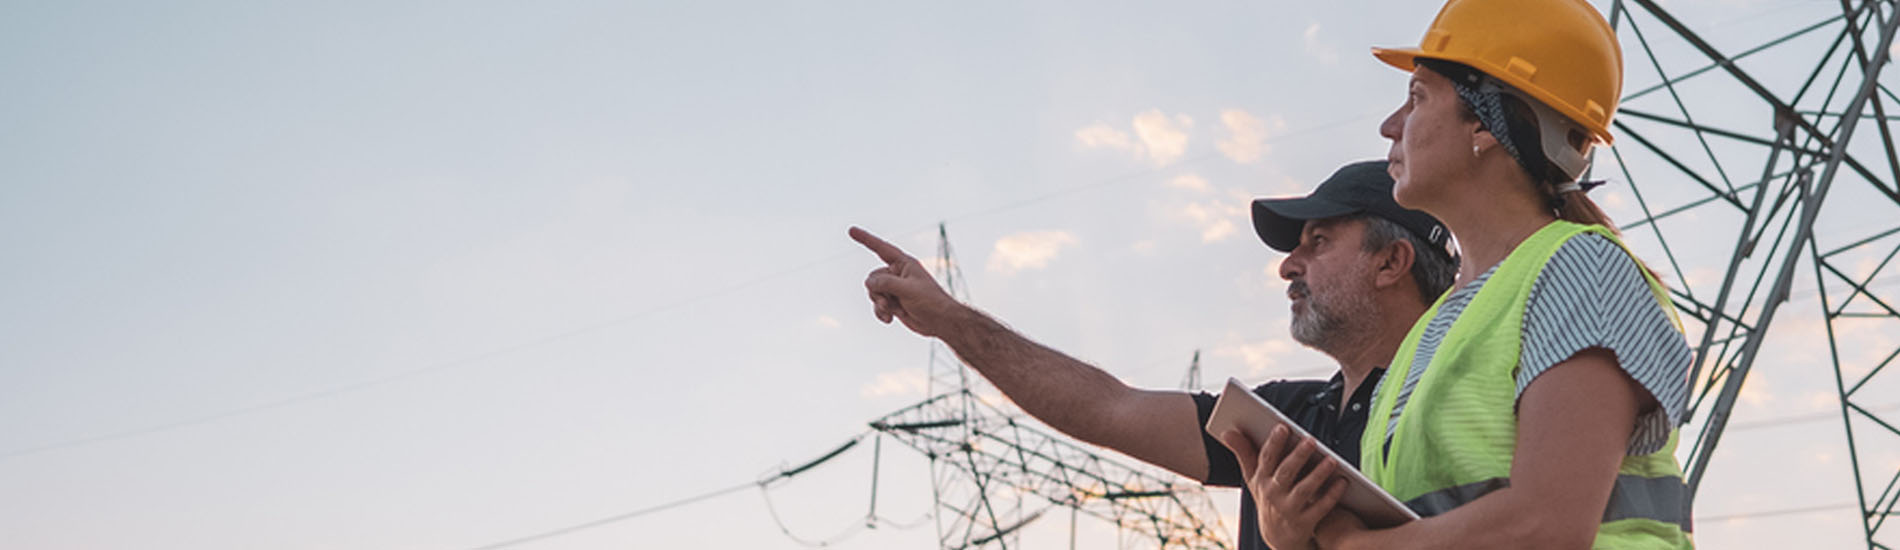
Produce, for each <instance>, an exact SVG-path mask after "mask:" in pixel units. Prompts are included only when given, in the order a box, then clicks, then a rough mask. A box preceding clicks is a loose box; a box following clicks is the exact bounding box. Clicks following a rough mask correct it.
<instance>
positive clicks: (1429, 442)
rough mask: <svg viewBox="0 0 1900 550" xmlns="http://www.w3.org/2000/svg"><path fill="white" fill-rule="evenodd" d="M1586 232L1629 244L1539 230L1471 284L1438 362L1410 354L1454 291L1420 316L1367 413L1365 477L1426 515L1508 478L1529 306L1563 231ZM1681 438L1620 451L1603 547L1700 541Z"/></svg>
mask: <svg viewBox="0 0 1900 550" xmlns="http://www.w3.org/2000/svg"><path fill="white" fill-rule="evenodd" d="M1586 232H1589V233H1596V234H1599V235H1602V236H1604V237H1607V238H1609V239H1610V240H1611V241H1613V242H1616V243H1617V245H1618V246H1624V245H1623V243H1622V241H1620V240H1618V239H1616V236H1615V235H1614V234H1612V233H1611V232H1610V231H1609V230H1608V229H1605V228H1604V227H1602V226H1596V225H1589V226H1586V225H1580V224H1576V223H1570V222H1566V221H1557V222H1553V223H1551V224H1550V225H1547V226H1545V227H1544V228H1543V229H1540V230H1538V231H1537V233H1535V234H1533V235H1531V237H1530V238H1528V239H1525V240H1524V242H1523V243H1521V244H1519V245H1518V246H1517V249H1516V250H1513V251H1512V252H1511V255H1510V256H1509V257H1507V258H1505V260H1504V262H1503V263H1501V264H1499V265H1498V267H1497V270H1496V271H1495V272H1493V273H1492V274H1491V277H1490V279H1489V280H1487V281H1486V282H1485V283H1484V286H1483V287H1482V288H1480V289H1479V290H1478V292H1477V294H1476V295H1475V296H1472V298H1471V303H1470V304H1469V305H1468V306H1466V308H1465V310H1464V311H1463V312H1462V313H1460V314H1459V316H1458V318H1457V319H1456V320H1454V321H1453V323H1452V325H1451V327H1450V329H1449V330H1448V331H1447V332H1446V333H1445V336H1444V340H1443V341H1442V342H1440V343H1439V345H1438V349H1437V351H1436V352H1434V353H1433V355H1432V358H1431V362H1430V363H1429V366H1424V365H1413V364H1412V358H1413V356H1414V354H1416V352H1417V350H1418V345H1419V340H1420V338H1422V337H1423V335H1424V333H1425V327H1426V325H1428V324H1430V322H1431V319H1432V317H1433V316H1435V315H1437V313H1438V308H1439V307H1440V306H1441V305H1443V304H1444V300H1445V298H1444V297H1443V296H1441V297H1440V298H1439V301H1438V303H1436V304H1433V305H1432V307H1431V309H1430V310H1428V311H1426V312H1425V315H1424V316H1423V317H1421V318H1419V320H1418V323H1416V324H1414V325H1413V326H1412V331H1411V332H1410V333H1409V334H1407V335H1406V337H1405V342H1404V343H1403V344H1401V345H1400V346H1399V352H1398V356H1397V357H1394V358H1393V363H1392V366H1391V367H1389V368H1388V369H1387V371H1386V375H1385V378H1384V379H1383V380H1382V381H1381V382H1380V383H1379V389H1378V394H1377V397H1376V398H1375V399H1374V401H1373V403H1372V411H1371V414H1370V415H1368V416H1367V419H1368V421H1367V426H1366V431H1365V435H1364V437H1363V438H1362V439H1361V442H1360V444H1361V447H1360V455H1361V458H1360V463H1361V467H1362V469H1363V470H1364V471H1365V474H1366V476H1367V477H1370V478H1371V479H1372V481H1373V482H1375V483H1378V484H1379V485H1380V486H1381V487H1384V488H1385V490H1386V491H1388V492H1390V493H1392V495H1393V496H1395V497H1398V499H1399V500H1400V501H1403V502H1405V503H1406V505H1407V506H1409V507H1411V508H1412V509H1413V510H1414V511H1416V512H1418V513H1419V515H1421V516H1426V517H1430V516H1434V515H1437V514H1441V513H1444V512H1446V511H1448V510H1451V509H1452V508H1456V507H1458V506H1462V505H1464V504H1465V503H1467V502H1471V501H1472V500H1475V499H1477V498H1478V497H1480V496H1483V495H1484V494H1486V493H1489V492H1491V491H1494V490H1497V489H1501V488H1503V487H1507V486H1509V485H1510V476H1511V458H1512V456H1513V454H1514V451H1515V448H1516V445H1517V413H1516V403H1517V386H1516V376H1515V375H1516V373H1517V368H1518V351H1519V349H1520V348H1521V346H1522V344H1523V341H1522V338H1523V334H1522V327H1523V320H1524V309H1525V306H1526V305H1527V304H1528V301H1529V298H1530V292H1531V286H1532V285H1533V283H1535V282H1536V281H1537V275H1538V273H1540V272H1542V271H1543V268H1544V264H1545V263H1547V262H1549V261H1550V258H1551V256H1552V255H1554V254H1556V252H1557V249H1558V248H1559V247H1561V246H1562V245H1563V243H1564V242H1566V241H1568V240H1570V238H1572V237H1575V236H1577V235H1581V234H1583V233H1586ZM1624 250H1625V252H1627V251H1628V248H1627V246H1625V247H1624ZM1644 278H1645V279H1647V280H1648V282H1649V287H1650V290H1651V291H1652V292H1653V293H1654V294H1655V296H1656V301H1657V302H1658V303H1660V304H1661V305H1662V306H1663V309H1664V310H1665V311H1668V312H1669V315H1670V320H1671V321H1673V322H1675V323H1676V327H1677V330H1681V321H1680V320H1679V319H1677V318H1676V317H1675V308H1674V307H1672V305H1671V304H1670V301H1669V295H1668V293H1667V291H1666V290H1664V289H1663V287H1662V285H1661V284H1660V283H1658V282H1656V280H1655V279H1654V278H1653V277H1651V276H1650V275H1648V274H1647V273H1645V274H1644ZM1450 294H1451V293H1449V292H1447V293H1446V296H1449V295H1450ZM1413 368H1424V369H1425V371H1424V373H1423V374H1422V376H1421V378H1420V379H1419V381H1418V384H1417V386H1416V387H1415V388H1413V390H1412V393H1411V395H1410V397H1409V400H1408V403H1407V404H1406V405H1405V407H1404V409H1403V412H1402V413H1401V414H1400V415H1399V417H1398V425H1397V427H1396V429H1394V430H1393V433H1392V437H1391V440H1390V447H1389V448H1388V447H1387V443H1388V441H1387V438H1386V427H1387V423H1388V422H1390V420H1391V418H1392V410H1393V409H1394V408H1395V407H1396V406H1397V403H1398V398H1399V394H1400V390H1401V389H1402V388H1403V387H1404V386H1405V382H1406V378H1408V377H1409V375H1410V373H1411V370H1412V369H1413ZM1678 438H1679V433H1677V431H1675V430H1671V431H1670V434H1669V442H1668V443H1667V444H1666V445H1664V446H1663V448H1662V449H1661V450H1658V451H1656V452H1653V453H1650V454H1646V455H1641V456H1625V457H1623V464H1622V467H1621V468H1620V469H1619V470H1618V472H1617V477H1616V482H1615V483H1616V485H1615V488H1614V489H1613V490H1612V491H1611V493H1610V502H1609V505H1608V506H1607V507H1606V509H1605V510H1604V512H1603V524H1602V526H1601V527H1599V528H1598V529H1597V538H1596V543H1595V545H1594V546H1593V547H1594V548H1619V549H1620V548H1671V549H1686V548H1694V542H1693V540H1692V538H1691V536H1690V533H1689V532H1690V517H1689V500H1688V491H1687V489H1686V488H1685V487H1684V485H1683V483H1682V468H1681V467H1680V466H1678V465H1677V464H1676V458H1675V449H1676V443H1677V440H1678Z"/></svg>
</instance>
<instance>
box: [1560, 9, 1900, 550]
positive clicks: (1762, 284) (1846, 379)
mask: <svg viewBox="0 0 1900 550" xmlns="http://www.w3.org/2000/svg"><path fill="white" fill-rule="evenodd" d="M1830 11H1832V10H1831V9H1830ZM1610 21H1611V22H1612V25H1613V26H1615V27H1616V28H1617V29H1618V33H1619V38H1620V39H1621V40H1622V43H1623V45H1624V63H1625V73H1626V75H1627V76H1626V79H1625V82H1636V81H1639V80H1640V81H1645V82H1647V81H1649V80H1653V81H1654V84H1653V85H1649V86H1646V87H1643V88H1641V89H1638V90H1634V91H1632V92H1629V93H1628V94H1627V95H1625V96H1624V98H1623V105H1622V108H1621V111H1620V113H1621V116H1619V117H1617V122H1616V130H1617V134H1618V141H1617V145H1616V146H1615V147H1612V148H1609V149H1608V150H1607V151H1605V152H1602V153H1599V154H1598V155H1597V161H1598V162H1597V165H1598V166H1597V168H1596V171H1597V172H1598V174H1596V175H1599V176H1601V175H1605V174H1603V173H1602V172H1604V171H1607V170H1614V173H1612V174H1609V175H1610V176H1611V177H1619V176H1620V177H1621V178H1622V179H1624V180H1627V182H1628V183H1629V189H1630V191H1631V192H1632V194H1633V196H1634V198H1635V205H1634V206H1635V208H1636V209H1638V210H1640V212H1641V213H1642V216H1641V217H1640V219H1638V220H1636V221H1634V222H1633V223H1628V224H1626V225H1624V226H1623V227H1622V230H1623V231H1624V232H1625V233H1626V234H1628V236H1629V237H1630V240H1631V241H1632V243H1633V244H1635V245H1637V246H1640V247H1643V250H1644V251H1645V252H1659V253H1660V256H1661V257H1662V258H1664V259H1666V262H1652V267H1653V268H1654V269H1656V270H1657V271H1658V272H1660V273H1661V274H1663V275H1664V276H1665V278H1666V279H1668V280H1669V281H1670V287H1671V294H1672V295H1673V296H1672V297H1673V298H1674V299H1675V302H1676V305H1677V307H1678V309H1679V310H1680V313H1681V314H1682V316H1683V320H1684V322H1685V323H1686V324H1687V325H1688V328H1689V334H1690V335H1691V343H1692V344H1694V345H1695V367H1694V373H1695V374H1694V376H1695V378H1693V379H1692V380H1694V382H1693V383H1694V385H1695V386H1694V388H1693V389H1694V390H1695V391H1694V395H1693V397H1692V403H1691V409H1690V411H1691V414H1692V415H1694V417H1695V418H1696V419H1698V420H1699V424H1694V423H1692V425H1699V430H1697V431H1696V433H1695V434H1694V443H1693V447H1692V448H1691V449H1690V450H1691V455H1690V460H1689V461H1688V463H1687V464H1686V466H1687V472H1686V473H1687V475H1688V478H1687V479H1688V483H1689V488H1690V491H1691V494H1694V492H1695V491H1696V489H1697V488H1699V486H1700V484H1701V482H1702V480H1703V476H1704V474H1706V473H1707V472H1708V469H1709V464H1710V461H1711V459H1712V458H1713V457H1714V456H1715V451H1716V446H1717V444H1718V443H1719V442H1720V441H1721V438H1722V434H1723V430H1724V428H1725V427H1726V426H1727V425H1728V421H1729V414H1730V412H1731V411H1732V410H1733V408H1734V406H1735V403H1736V400H1737V398H1738V396H1739V395H1740V393H1741V389H1742V385H1743V382H1744V381H1745V380H1746V379H1747V377H1748V374H1749V370H1750V369H1751V367H1752V366H1753V365H1754V363H1755V361H1756V360H1757V357H1758V356H1759V354H1760V351H1761V349H1762V346H1763V343H1764V342H1765V341H1766V340H1767V339H1768V337H1769V336H1770V327H1771V325H1772V324H1773V322H1774V321H1775V320H1776V314H1777V313H1778V312H1779V311H1780V309H1781V306H1783V305H1787V304H1789V303H1790V301H1791V297H1792V295H1793V294H1795V292H1796V291H1795V288H1794V287H1795V285H1796V282H1797V279H1800V278H1801V277H1802V274H1801V270H1800V269H1799V267H1800V266H1801V265H1802V264H1804V263H1805V264H1806V265H1808V266H1809V267H1810V268H1811V269H1812V270H1813V273H1812V275H1813V280H1811V281H1805V282H1806V284H1809V285H1813V286H1812V292H1813V293H1815V294H1817V295H1818V298H1819V300H1818V301H1819V303H1820V304H1821V309H1822V311H1821V313H1822V315H1821V316H1822V318H1823V319H1824V320H1825V325H1826V332H1827V345H1828V349H1829V354H1828V355H1827V356H1826V358H1825V359H1824V358H1822V356H1820V355H1819V353H1818V352H1817V353H1816V354H1815V355H1814V363H1815V364H1814V365H1813V368H1814V370H1815V372H1814V375H1815V376H1820V375H1821V374H1822V373H1821V368H1822V366H1821V363H1822V362H1824V361H1829V362H1831V363H1832V364H1831V367H1832V371H1833V372H1832V374H1833V376H1834V380H1835V386H1836V389H1837V390H1838V392H1839V397H1840V401H1839V403H1840V414H1841V421H1842V422H1843V424H1844V426H1845V429H1846V433H1847V445H1848V448H1849V454H1850V455H1851V457H1852V460H1851V461H1850V462H1851V465H1852V466H1851V467H1852V468H1853V474H1854V480H1855V484H1856V487H1855V488H1856V491H1857V497H1858V499H1859V507H1860V510H1861V519H1862V523H1863V527H1864V528H1865V532H1866V540H1867V543H1868V546H1869V547H1871V548H1889V547H1891V545H1892V544H1893V543H1891V542H1882V541H1892V540H1894V537H1890V536H1883V533H1882V531H1881V528H1882V527H1883V526H1884V525H1885V522H1886V520H1887V518H1889V517H1891V515H1892V512H1893V509H1894V508H1895V506H1896V504H1900V490H1896V486H1897V485H1900V463H1879V462H1878V461H1875V460H1869V458H1870V457H1872V456H1874V455H1873V454H1872V449H1875V448H1883V449H1887V448H1894V447H1895V443H1897V442H1900V429H1897V428H1896V427H1895V423H1894V422H1891V421H1889V420H1887V419H1885V418H1883V417H1882V415H1880V414H1878V413H1877V409H1884V407H1880V406H1876V405H1875V404H1872V403H1868V402H1867V401H1866V399H1867V398H1868V397H1870V396H1873V395H1876V394H1877V393H1878V392H1885V395H1889V396H1891V395H1893V390H1894V389H1895V388H1896V386H1895V385H1894V384H1892V383H1887V384H1882V383H1880V381H1879V380H1877V377H1878V376H1879V375H1881V374H1882V371H1883V370H1885V368H1886V367H1887V366H1888V365H1890V364H1892V363H1893V362H1894V360H1895V356H1896V355H1900V347H1897V346H1900V344H1896V342H1895V341H1894V340H1893V338H1892V336H1893V335H1895V334H1900V324H1896V321H1900V311H1896V308H1895V307H1894V306H1895V304H1900V300H1897V299H1896V298H1900V297H1897V296H1895V292H1894V290H1893V289H1892V288H1890V287H1887V286H1883V285H1881V284H1880V283H1886V282H1891V281H1892V278H1891V277H1887V276H1883V274H1889V275H1890V274H1892V273H1894V270H1895V269H1896V268H1895V267H1894V266H1893V263H1894V262H1892V260H1893V259H1894V257H1895V255H1896V254H1897V253H1900V238H1896V235H1900V186H1897V185H1896V182H1900V156H1897V155H1896V154H1895V146H1894V132H1893V130H1892V129H1891V127H1890V124H1889V121H1891V120H1893V119H1894V117H1891V116H1889V115H1888V109H1889V108H1890V107H1893V106H1894V105H1895V104H1900V97H1896V96H1895V94H1894V93H1893V91H1892V90H1891V88H1890V87H1889V86H1887V85H1885V84H1882V83H1881V76H1882V74H1881V73H1882V69H1884V68H1885V67H1886V65H1887V63H1888V57H1889V52H1890V50H1891V48H1892V46H1893V41H1894V34H1895V28H1896V26H1900V17H1896V16H1895V6H1894V4H1893V3H1892V2H1885V1H1860V2H1855V1H1850V0H1842V1H1841V2H1840V3H1839V11H1838V13H1829V14H1826V15H1825V16H1820V17H1814V18H1812V19H1811V20H1803V21H1775V22H1773V23H1772V24H1775V25H1780V26H1781V27H1782V30H1781V31H1778V32H1776V33H1770V34H1772V36H1767V37H1766V39H1765V40H1762V39H1761V38H1762V35H1759V34H1748V35H1746V36H1747V37H1748V40H1751V41H1753V40H1759V42H1755V43H1752V44H1748V45H1747V46H1746V47H1745V48H1722V47H1717V46H1716V45H1715V44H1714V43H1713V41H1711V40H1709V39H1706V38H1705V37H1704V35H1702V34H1698V29H1697V28H1694V27H1692V26H1691V25H1689V24H1687V23H1685V22H1684V21H1682V20H1679V19H1677V18H1676V17H1675V16H1673V15H1672V14H1671V13H1670V12H1669V11H1668V10H1665V9H1663V8H1662V7H1661V6H1659V5H1658V4H1657V2H1656V1H1655V0H1631V1H1628V2H1625V1H1622V0H1617V1H1616V2H1615V3H1614V4H1612V5H1611V10H1610ZM1705 30H1706V29H1705ZM1788 67H1795V68H1796V69H1794V70H1789V69H1788ZM1751 69H1752V70H1751ZM1870 130H1871V131H1870ZM1605 153H1607V154H1608V155H1610V158H1609V159H1607V160H1613V161H1614V162H1613V163H1605V162H1603V161H1604V160H1606V159H1605ZM1613 206H1614V205H1613ZM1731 236H1732V237H1731ZM1712 242H1713V243H1730V244H1732V246H1724V245H1722V244H1717V245H1714V246H1711V244H1710V243H1712ZM1692 243H1693V244H1692ZM1650 259H1652V260H1654V259H1656V257H1655V255H1653V254H1652V255H1650ZM1804 290H1806V289H1804ZM1804 344H1805V345H1809V346H1815V347H1817V348H1818V346H1819V344H1820V342H1818V341H1814V342H1805V343H1804ZM1870 352H1871V353H1870ZM1895 382H1900V380H1895ZM1889 399H1891V397H1889ZM1881 405H1886V403H1882V404H1881Z"/></svg>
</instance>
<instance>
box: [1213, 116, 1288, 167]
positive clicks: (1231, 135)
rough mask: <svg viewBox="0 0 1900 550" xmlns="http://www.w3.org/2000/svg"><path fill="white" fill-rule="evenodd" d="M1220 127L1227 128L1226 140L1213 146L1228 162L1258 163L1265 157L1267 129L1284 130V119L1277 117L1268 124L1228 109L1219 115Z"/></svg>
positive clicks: (1258, 118) (1257, 118) (1254, 117)
mask: <svg viewBox="0 0 1900 550" xmlns="http://www.w3.org/2000/svg"><path fill="white" fill-rule="evenodd" d="M1220 122H1221V125H1223V126H1226V127H1227V134H1228V135H1227V138H1226V139H1222V140H1220V141H1219V142H1216V143H1215V144H1214V145H1215V147H1218V148H1219V149H1220V152H1221V154H1222V155H1226V156H1227V159H1228V160H1232V161H1234V162H1238V163H1241V164H1249V163H1254V162H1259V161H1260V159H1261V158H1262V157H1265V156H1266V155H1267V151H1268V148H1267V136H1268V127H1269V126H1271V127H1272V129H1273V130H1276V131H1277V130H1285V129H1286V119H1284V118H1281V117H1280V116H1278V115H1275V116H1274V117H1273V121H1272V123H1271V124H1269V123H1268V122H1267V121H1265V120H1261V119H1260V117H1256V116H1253V114H1252V113H1248V112H1246V111H1243V110H1240V109H1228V110H1225V111H1221V113H1220Z"/></svg>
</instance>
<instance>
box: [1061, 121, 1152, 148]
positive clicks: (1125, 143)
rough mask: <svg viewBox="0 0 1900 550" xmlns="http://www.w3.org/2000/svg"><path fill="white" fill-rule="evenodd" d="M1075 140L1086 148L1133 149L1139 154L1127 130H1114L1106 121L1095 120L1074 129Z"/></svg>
mask: <svg viewBox="0 0 1900 550" xmlns="http://www.w3.org/2000/svg"><path fill="white" fill-rule="evenodd" d="M1075 140H1076V141H1077V142H1080V143H1081V144H1082V147H1084V148H1088V149H1097V148H1102V149H1114V150H1116V151H1134V152H1136V153H1137V154H1139V152H1140V150H1139V149H1137V148H1136V146H1135V142H1134V140H1133V139H1131V138H1129V137H1128V132H1123V131H1121V130H1116V129H1115V128H1114V127H1112V126H1109V125H1108V124H1106V123H1101V122H1097V123H1095V124H1093V125H1090V126H1086V127H1084V128H1082V129H1080V130H1076V131H1075Z"/></svg>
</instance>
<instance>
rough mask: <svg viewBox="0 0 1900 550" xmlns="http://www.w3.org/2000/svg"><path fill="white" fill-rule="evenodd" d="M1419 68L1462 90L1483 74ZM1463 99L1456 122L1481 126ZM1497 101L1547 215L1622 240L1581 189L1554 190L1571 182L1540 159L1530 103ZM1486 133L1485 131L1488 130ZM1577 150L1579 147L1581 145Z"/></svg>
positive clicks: (1434, 63) (1441, 64) (1436, 63)
mask: <svg viewBox="0 0 1900 550" xmlns="http://www.w3.org/2000/svg"><path fill="white" fill-rule="evenodd" d="M1419 66H1420V67H1424V68H1426V69H1429V70H1431V71H1432V72H1436V73H1439V75H1440V76H1444V77H1445V78H1446V79H1448V80H1450V81H1451V82H1452V86H1463V85H1464V84H1462V83H1461V82H1463V81H1462V80H1461V78H1463V77H1464V76H1466V75H1474V74H1475V75H1482V74H1483V73H1481V72H1479V71H1478V70H1477V69H1473V68H1471V66H1469V65H1464V64H1461V63H1453V62H1450V61H1444V60H1438V59H1431V60H1420V62H1419ZM1484 78H1490V77H1488V76H1485V77H1484ZM1463 96H1464V94H1460V96H1459V97H1460V100H1461V101H1459V105H1460V106H1461V107H1463V108H1462V109H1459V110H1458V116H1459V119H1460V120H1463V121H1465V122H1477V123H1479V124H1480V125H1483V124H1484V121H1483V120H1481V119H1480V118H1479V116H1478V113H1477V112H1476V111H1473V110H1472V106H1471V105H1470V104H1469V103H1466V102H1465V101H1463ZM1498 100H1499V101H1498V103H1499V104H1500V105H1502V106H1503V107H1504V109H1503V111H1504V121H1503V122H1504V125H1505V126H1506V131H1505V133H1507V134H1509V135H1510V139H1511V142H1512V143H1510V146H1511V148H1512V149H1515V150H1516V151H1517V152H1519V153H1520V154H1517V155H1513V156H1514V157H1516V160H1517V164H1518V167H1520V168H1523V169H1524V171H1525V173H1526V174H1528V175H1530V177H1531V186H1532V187H1533V188H1535V189H1536V190H1537V192H1538V194H1540V195H1542V196H1543V197H1544V201H1545V203H1546V204H1549V205H1550V210H1551V214H1553V215H1555V216H1557V219H1560V220H1564V221H1567V222H1572V223H1579V224H1584V225H1600V226H1603V227H1604V228H1605V229H1609V230H1610V233H1611V234H1613V235H1616V236H1617V237H1622V236H1623V231H1622V230H1619V229H1617V227H1616V223H1615V222H1612V221H1610V216H1609V215H1608V214H1605V213H1604V212H1603V208H1601V207H1598V206H1597V203H1596V201H1593V200H1590V196H1589V195H1586V194H1584V191H1583V189H1582V188H1578V189H1577V190H1574V191H1558V190H1557V187H1558V186H1559V185H1562V184H1564V183H1568V182H1570V181H1571V180H1572V178H1571V177H1570V175H1569V174H1565V173H1564V171H1563V170H1562V169H1559V168H1558V167H1557V165H1556V163H1553V162H1551V161H1550V159H1549V158H1548V157H1546V156H1545V155H1544V145H1543V141H1542V135H1543V134H1542V133H1541V128H1540V127H1539V125H1538V123H1537V113H1536V112H1535V111H1532V110H1531V109H1532V108H1531V105H1530V104H1529V103H1527V101H1532V100H1527V99H1524V98H1522V97H1519V96H1518V95H1517V94H1516V93H1504V92H1499V93H1498ZM1486 130H1487V131H1489V128H1487V129H1486ZM1492 135H1493V136H1496V135H1497V133H1496V132H1492ZM1578 146H1579V147H1581V144H1578ZM1632 258H1633V257H1632ZM1633 259H1635V260H1636V265H1637V266H1638V267H1641V268H1643V270H1644V271H1647V272H1649V275H1650V277H1652V278H1654V279H1656V281H1657V282H1659V283H1660V282H1661V281H1662V274H1660V273H1657V272H1656V270H1654V269H1651V268H1650V267H1649V264H1646V263H1644V262H1643V260H1642V259H1641V258H1633Z"/></svg>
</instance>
